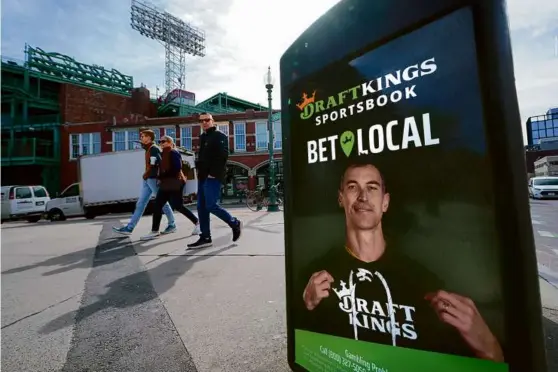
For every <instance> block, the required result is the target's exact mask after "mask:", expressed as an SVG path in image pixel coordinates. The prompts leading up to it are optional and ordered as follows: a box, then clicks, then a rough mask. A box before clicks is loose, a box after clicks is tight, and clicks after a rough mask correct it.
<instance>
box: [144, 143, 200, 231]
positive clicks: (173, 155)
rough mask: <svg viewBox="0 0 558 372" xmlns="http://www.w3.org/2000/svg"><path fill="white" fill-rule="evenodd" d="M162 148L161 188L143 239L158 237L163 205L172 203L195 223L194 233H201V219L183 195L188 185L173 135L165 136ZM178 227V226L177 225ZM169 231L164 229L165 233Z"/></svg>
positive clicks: (159, 180)
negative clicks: (149, 230)
mask: <svg viewBox="0 0 558 372" xmlns="http://www.w3.org/2000/svg"><path fill="white" fill-rule="evenodd" d="M159 144H160V145H161V148H162V150H163V151H162V154H161V166H160V167H159V175H158V177H157V179H158V183H159V190H158V191H157V196H156V197H155V211H154V212H153V221H152V225H151V232H150V233H149V234H147V235H145V236H142V237H141V238H140V239H141V240H151V239H155V238H156V237H158V236H159V235H160V234H161V233H160V232H159V228H160V225H161V219H162V218H163V212H162V211H163V206H164V205H167V204H168V203H170V205H171V206H172V207H173V208H174V209H175V210H177V211H179V212H180V213H182V214H183V215H184V216H185V217H186V218H188V219H189V220H190V221H192V223H193V224H194V225H195V228H194V231H193V232H192V235H199V233H200V230H199V221H198V218H197V217H196V215H195V214H194V213H192V211H190V210H189V209H188V208H186V207H185V206H184V201H183V199H182V195H183V194H184V186H185V185H186V176H185V175H184V173H183V172H182V156H181V155H180V153H179V152H178V151H177V150H176V148H175V145H174V140H173V139H172V137H169V136H163V137H161V140H160V142H159ZM175 229H176V227H175ZM165 232H166V233H168V231H166V230H165V231H163V233H165Z"/></svg>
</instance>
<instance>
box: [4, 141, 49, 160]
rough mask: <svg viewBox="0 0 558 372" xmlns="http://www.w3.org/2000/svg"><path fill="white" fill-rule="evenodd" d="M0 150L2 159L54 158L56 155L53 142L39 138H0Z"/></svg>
mask: <svg viewBox="0 0 558 372" xmlns="http://www.w3.org/2000/svg"><path fill="white" fill-rule="evenodd" d="M1 151H2V152H1V153H0V156H1V157H2V160H9V159H14V158H49V159H55V157H56V151H55V149H54V145H53V142H52V141H48V140H43V139H40V138H22V139H14V140H2V148H1Z"/></svg>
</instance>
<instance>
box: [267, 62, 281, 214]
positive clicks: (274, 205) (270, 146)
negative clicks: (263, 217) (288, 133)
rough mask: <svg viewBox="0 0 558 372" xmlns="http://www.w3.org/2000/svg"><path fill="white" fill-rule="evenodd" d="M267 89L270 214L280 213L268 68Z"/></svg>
mask: <svg viewBox="0 0 558 372" xmlns="http://www.w3.org/2000/svg"><path fill="white" fill-rule="evenodd" d="M265 88H266V89H267V102H268V111H269V117H268V118H267V132H268V134H269V141H268V142H269V143H268V149H269V204H268V205H267V211H268V212H279V206H278V205H277V195H276V194H275V187H274V186H275V161H274V159H273V144H274V135H273V121H272V115H273V110H272V109H271V101H272V99H271V92H272V90H273V77H272V76H271V67H268V68H267V73H266V74H265Z"/></svg>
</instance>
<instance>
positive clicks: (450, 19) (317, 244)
mask: <svg viewBox="0 0 558 372" xmlns="http://www.w3.org/2000/svg"><path fill="white" fill-rule="evenodd" d="M370 27H374V26H373V25H370ZM363 32H364V31H363ZM287 94H288V97H289V102H288V110H289V116H290V118H291V120H290V124H289V125H290V127H291V131H290V138H288V140H289V141H290V148H291V157H290V159H292V160H291V163H290V164H289V165H290V167H291V170H290V172H291V185H292V188H291V190H290V193H291V195H290V198H291V201H292V202H291V203H290V204H289V205H290V206H291V208H290V210H289V211H288V213H289V218H291V219H292V220H291V223H290V225H291V226H292V228H291V254H290V262H289V263H288V264H290V265H291V268H292V270H290V273H291V275H292V278H291V283H292V288H293V293H292V296H291V298H290V299H289V301H290V304H289V306H290V310H291V314H292V315H291V326H292V327H294V329H295V331H294V335H295V336H294V341H295V346H294V347H295V362H296V363H297V364H299V365H300V366H302V367H304V368H305V369H307V370H309V371H355V372H372V371H374V372H398V371H444V372H457V371H460V372H461V371H462V372H471V371H475V372H484V371H486V372H500V371H502V372H503V371H508V370H509V366H508V364H506V353H505V350H506V336H505V334H504V319H505V315H506V314H505V312H504V304H503V300H502V282H501V267H500V261H501V255H502V254H503V249H502V248H501V247H500V246H499V242H498V238H497V231H496V230H495V226H496V225H495V215H494V208H495V207H494V204H493V197H492V195H493V183H494V182H497V180H493V177H492V171H491V162H490V159H489V152H488V151H487V144H486V138H485V127H486V126H488V125H490V123H487V122H485V121H484V118H483V104H482V101H481V97H480V83H479V71H478V66H477V54H476V46H475V37H474V29H473V19H472V13H471V11H470V10H469V9H468V8H464V9H461V10H458V11H455V12H454V13H451V14H449V15H447V16H444V17H443V18H440V19H438V20H435V21H433V22H432V23H429V24H427V25H425V26H423V27H421V28H418V29H416V30H414V31H412V32H409V33H407V34H405V35H403V36H400V37H398V38H396V39H393V40H391V41H389V42H387V43H385V44H383V45H381V46H372V47H370V48H368V49H367V50H363V51H359V52H358V53H355V56H353V57H351V58H346V59H340V60H339V61H338V62H335V63H333V64H332V65H330V66H327V67H326V68H324V69H322V70H320V71H318V72H316V73H314V74H312V75H309V76H305V77H303V78H300V79H299V80H297V81H296V82H295V83H293V84H292V85H291V86H289V87H288V88H287ZM502 135H503V136H505V135H506V134H505V133H502ZM502 187H505V185H502Z"/></svg>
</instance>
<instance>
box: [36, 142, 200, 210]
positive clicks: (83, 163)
mask: <svg viewBox="0 0 558 372" xmlns="http://www.w3.org/2000/svg"><path fill="white" fill-rule="evenodd" d="M177 150H179V152H180V153H181V155H182V163H183V165H186V164H187V165H188V167H189V168H190V169H191V170H192V171H190V172H188V173H189V174H190V175H189V176H188V181H187V182H186V186H185V187H184V195H190V194H195V193H196V192H197V180H196V179H197V176H196V172H195V157H194V154H193V153H192V152H190V151H187V150H185V149H183V148H177ZM185 168H186V167H184V166H183V169H185ZM144 170H145V151H144V150H142V149H137V150H128V151H118V152H106V153H100V154H93V155H85V156H82V157H80V158H79V160H78V177H79V182H77V183H74V184H72V185H70V186H68V187H67V188H66V189H65V190H64V191H63V192H62V193H61V194H60V195H58V196H57V197H56V198H55V199H52V200H50V201H49V202H48V203H47V206H46V211H45V213H46V216H45V218H46V219H49V220H51V221H60V220H65V219H66V218H68V217H81V216H85V217H86V218H88V219H92V218H95V217H96V216H100V215H104V214H108V213H122V212H130V211H132V210H133V209H134V206H135V203H136V202H137V200H138V197H139V194H140V189H141V176H142V174H143V172H144ZM185 173H186V172H185ZM192 174H193V177H192ZM152 199H154V196H153V197H152Z"/></svg>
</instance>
